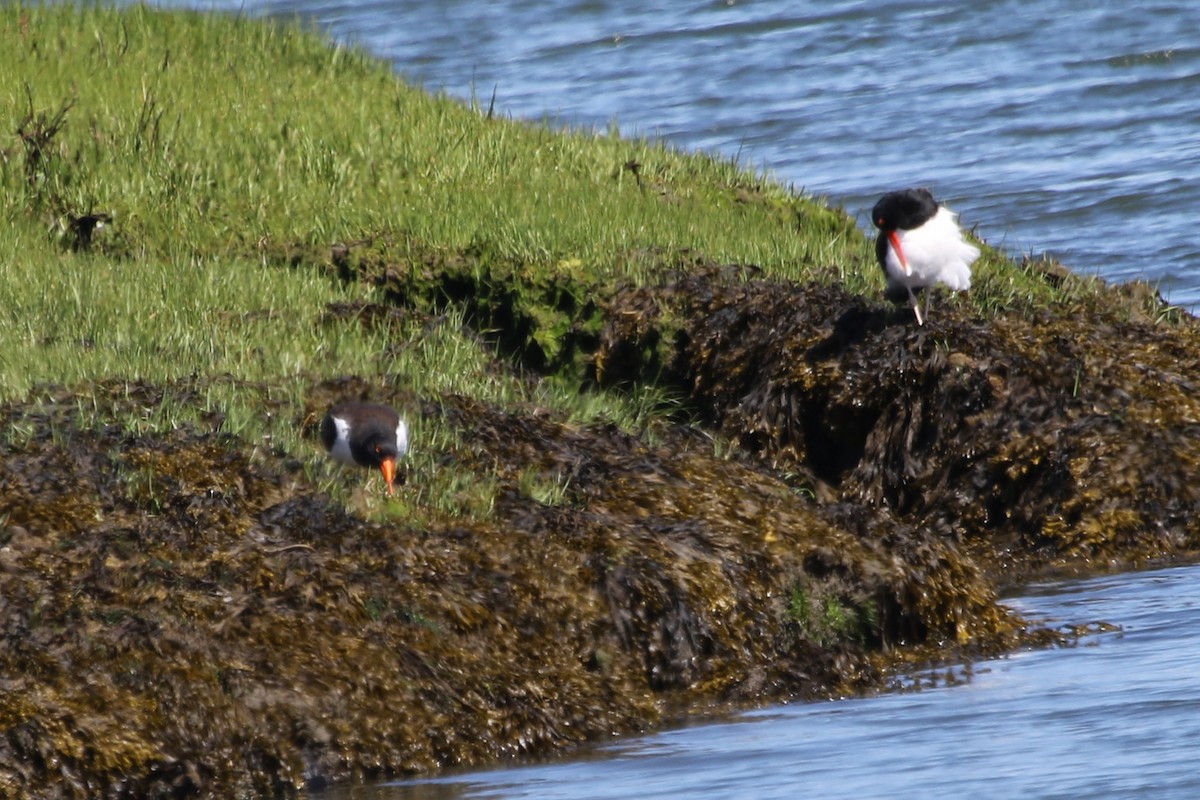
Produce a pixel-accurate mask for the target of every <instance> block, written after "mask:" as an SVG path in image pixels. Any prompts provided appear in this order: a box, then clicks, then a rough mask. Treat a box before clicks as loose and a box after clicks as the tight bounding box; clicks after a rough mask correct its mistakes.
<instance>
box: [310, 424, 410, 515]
mask: <svg viewBox="0 0 1200 800" xmlns="http://www.w3.org/2000/svg"><path fill="white" fill-rule="evenodd" d="M321 444H323V445H325V449H326V450H328V451H329V454H330V455H331V456H333V457H334V458H335V459H337V460H338V461H340V462H342V463H343V464H351V465H358V466H360V467H378V468H379V470H380V471H381V472H383V479H384V480H385V481H387V491H388V494H394V493H395V489H394V488H393V483H394V482H395V480H396V459H398V458H400V457H401V456H403V455H404V454H405V453H406V452H407V451H408V425H407V424H405V422H404V420H402V419H400V415H399V414H397V413H396V411H395V409H393V408H390V407H388V406H383V405H378V404H375V403H339V404H338V405H336V406H334V407H333V408H332V409H330V410H329V413H328V414H326V415H325V419H323V420H321Z"/></svg>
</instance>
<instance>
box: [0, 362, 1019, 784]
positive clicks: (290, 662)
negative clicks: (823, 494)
mask: <svg viewBox="0 0 1200 800" xmlns="http://www.w3.org/2000/svg"><path fill="white" fill-rule="evenodd" d="M196 388H197V387H196V386H195V385H194V382H181V383H180V384H178V385H174V386H167V387H148V386H138V385H134V386H129V385H126V384H124V383H121V384H112V385H99V386H92V387H81V388H80V389H79V390H78V391H80V392H82V391H87V392H88V393H90V394H91V396H92V397H93V398H95V399H96V403H97V405H98V406H100V407H109V408H114V409H119V408H120V407H121V405H122V404H124V403H136V402H145V401H147V400H148V399H149V400H153V399H154V398H157V399H158V400H160V401H161V400H163V399H164V398H175V399H179V398H180V397H186V396H188V395H189V394H191V393H194V392H195V391H196ZM336 390H337V388H336V387H332V386H328V385H317V386H314V389H313V392H314V393H313V398H312V404H313V405H314V406H320V405H323V404H325V403H326V402H327V399H328V397H327V395H329V394H330V393H331V392H335V391H336ZM67 397H69V395H68V394H64V395H63V398H61V399H66V398H67ZM131 398H132V399H131ZM380 399H385V400H386V399H389V398H387V397H381V398H380ZM73 409H74V406H73V404H70V403H43V404H41V405H31V406H9V407H7V408H5V409H2V410H0V416H2V417H3V423H4V425H5V426H6V428H8V429H9V430H12V431H20V432H21V435H15V434H14V435H12V436H11V437H10V440H9V441H7V442H6V443H5V444H4V445H3V459H2V460H0V508H3V509H4V515H5V516H4V519H3V528H2V531H0V630H2V631H3V637H4V646H3V647H2V648H0V676H3V677H2V678H0V679H2V680H3V682H4V691H3V692H2V693H0V796H5V797H31V796H38V797H79V798H84V797H89V798H91V797H147V796H149V797H189V796H234V795H235V794H237V793H253V794H255V795H266V796H287V795H290V794H293V793H294V792H295V791H296V789H297V788H298V787H301V786H304V785H306V784H308V785H320V784H322V783H324V782H326V781H329V780H338V779H347V778H354V777H357V778H362V777H370V776H379V775H390V774H403V773H411V772H418V771H427V770H431V769H436V768H439V767H445V766H449V765H458V764H475V763H481V762H484V761H487V760H493V759H496V758H498V757H501V756H505V755H511V754H530V753H540V752H545V751H548V750H551V749H555V748H562V747H564V746H566V745H569V744H571V743H575V742H582V741H586V740H590V739H596V738H599V737H606V736H611V735H613V734H617V733H621V732H627V731H635V730H641V729H644V728H645V727H647V726H649V725H653V724H656V723H659V722H661V721H663V720H664V719H668V718H671V717H673V716H674V715H675V714H677V713H679V712H680V711H682V710H686V709H689V708H691V709H696V708H711V707H713V704H714V703H715V704H718V705H719V704H721V703H722V702H744V701H746V700H754V699H761V698H769V697H778V696H783V695H801V696H824V695H828V694H832V693H839V692H845V691H853V690H855V689H857V688H861V687H867V686H876V685H879V683H880V682H881V680H883V679H884V677H885V676H884V675H883V673H881V672H880V665H879V664H877V663H876V662H875V661H874V660H872V658H871V657H870V656H869V652H870V651H872V650H878V649H879V648H881V647H889V646H892V645H897V644H901V643H920V642H930V643H932V644H938V643H945V642H950V643H956V642H957V643H969V644H974V645H978V646H992V647H996V646H1007V645H1011V644H1012V642H1013V639H1012V636H1013V635H1014V620H1012V619H1011V618H1010V617H1009V616H1008V614H1007V613H1006V612H1005V611H1004V610H1003V609H1002V608H1001V607H999V606H997V605H996V603H995V597H994V592H993V591H992V589H991V587H990V585H989V584H988V583H987V582H986V581H985V580H983V579H982V577H981V575H980V574H979V572H978V571H977V570H976V569H975V568H974V567H973V566H972V564H971V563H970V562H969V561H968V560H966V559H965V558H963V557H962V556H961V555H960V554H959V552H958V550H957V548H956V546H955V545H954V543H953V542H948V541H944V540H942V539H940V538H939V537H938V536H936V535H933V534H930V533H926V532H923V531H921V530H919V529H918V528H916V527H913V526H909V525H905V524H893V523H891V522H887V524H882V523H881V522H880V519H881V518H879V517H876V516H873V515H871V514H864V513H862V512H861V511H860V510H858V509H853V508H850V507H844V506H831V507H830V508H827V509H822V508H820V507H818V506H816V505H814V503H813V502H812V499H811V496H810V495H809V494H808V493H805V492H801V491H797V489H796V487H795V486H794V485H792V484H790V483H789V482H785V481H783V480H781V479H780V478H779V477H778V476H777V475H776V473H775V472H774V471H772V470H769V469H767V468H766V467H764V466H763V465H761V464H760V463H757V462H755V461H753V460H751V461H749V462H747V463H741V462H738V461H735V460H727V459H720V458H716V457H715V456H714V455H713V447H712V443H711V441H709V440H708V439H706V438H704V437H698V436H696V435H695V433H694V431H692V430H691V429H686V428H681V429H679V430H677V431H667V432H665V433H664V434H663V436H662V441H660V442H658V443H655V444H649V443H647V442H646V441H643V440H641V439H637V438H634V437H631V436H630V435H628V434H626V433H622V432H621V431H619V430H617V429H616V428H614V427H611V426H594V427H579V426H573V425H568V424H565V423H564V422H562V421H558V420H554V419H552V418H550V417H548V416H547V415H546V414H545V413H544V412H540V411H538V410H536V409H531V410H528V411H525V412H520V411H514V410H502V409H499V408H495V407H490V406H486V405H482V404H480V403H477V402H474V401H469V400H465V399H462V398H456V397H444V398H437V402H436V403H429V404H427V412H426V413H428V414H441V415H444V421H445V422H446V423H448V424H450V425H452V426H454V427H455V428H457V429H459V430H461V431H462V432H463V433H464V436H463V441H464V442H465V444H463V445H462V446H461V447H459V448H458V449H457V450H455V451H454V452H451V453H447V454H446V456H445V458H446V459H447V461H446V463H447V465H450V464H451V463H452V464H453V466H454V467H455V468H456V469H460V470H466V471H475V472H476V473H478V474H480V475H481V476H482V475H484V474H486V475H487V476H488V477H489V479H491V480H494V481H495V486H496V491H495V496H496V500H495V505H494V509H493V510H492V512H491V513H490V514H489V515H486V516H484V517H483V518H482V519H479V518H451V517H445V518H443V517H437V516H435V517H434V518H433V519H432V521H431V522H429V524H425V525H421V526H414V525H411V524H408V523H406V522H405V521H404V520H398V521H395V522H390V523H389V522H371V521H367V520H366V519H364V518H362V517H360V516H358V515H357V514H355V513H351V512H349V511H347V510H346V509H344V508H342V507H340V506H337V505H335V504H333V503H331V501H330V500H329V499H328V498H327V497H326V496H324V495H322V494H320V493H319V492H317V491H316V490H315V489H314V487H313V486H312V485H310V484H309V483H308V482H307V479H306V478H305V473H304V470H303V469H302V465H301V464H300V463H299V462H296V461H292V460H289V459H288V458H287V457H285V456H284V455H283V454H281V453H276V454H272V455H269V456H267V457H265V458H264V457H261V456H260V457H251V456H250V455H249V453H250V449H249V448H247V447H246V446H245V445H244V444H243V443H241V442H240V441H239V440H237V439H236V438H234V437H231V436H227V435H223V434H220V433H214V432H203V431H197V430H188V429H181V430H177V431H174V432H172V433H168V434H162V435H153V436H149V435H135V434H131V433H129V432H128V431H126V430H122V429H120V428H118V427H115V426H113V427H106V428H99V429H96V428H94V427H93V428H88V427H86V426H81V425H80V424H79V423H78V420H77V419H76V416H75V412H74V411H73ZM216 422H218V421H214V423H216ZM303 422H304V420H303V418H302V417H300V416H297V418H296V424H297V425H301V424H303ZM314 449H315V445H314ZM531 475H532V476H533V477H534V478H535V479H541V480H543V481H544V482H545V483H547V484H552V485H555V486H558V487H560V492H559V493H558V494H557V495H553V496H552V500H551V501H550V502H546V501H544V500H538V499H535V498H534V497H533V496H531V492H530V491H529V486H530V485H531V482H530V476H531ZM535 483H536V481H535Z"/></svg>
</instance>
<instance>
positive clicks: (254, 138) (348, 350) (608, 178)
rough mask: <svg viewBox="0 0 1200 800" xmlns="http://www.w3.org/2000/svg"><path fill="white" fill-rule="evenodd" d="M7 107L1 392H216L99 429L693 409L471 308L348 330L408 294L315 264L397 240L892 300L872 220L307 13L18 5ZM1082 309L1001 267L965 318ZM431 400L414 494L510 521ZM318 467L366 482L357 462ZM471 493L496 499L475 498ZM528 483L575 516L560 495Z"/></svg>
mask: <svg viewBox="0 0 1200 800" xmlns="http://www.w3.org/2000/svg"><path fill="white" fill-rule="evenodd" d="M0 109H3V113H2V114H0V191H2V195H0V401H14V400H21V399H24V398H31V399H34V400H36V399H37V397H38V389H37V387H39V386H45V385H48V384H58V385H65V386H84V385H86V383H87V382H89V381H104V380H111V379H120V380H125V381H129V382H130V383H131V384H134V383H137V382H145V383H151V384H162V383H169V382H173V381H186V380H189V379H190V378H191V377H195V378H196V379H197V380H196V381H195V383H196V386H197V387H199V388H198V389H197V391H196V393H195V394H194V396H188V397H187V398H186V399H183V400H181V399H179V395H172V394H169V393H168V394H167V395H166V396H165V398H166V399H164V400H162V401H161V402H158V403H156V404H152V405H148V406H146V407H144V408H143V407H136V406H133V407H132V408H133V410H128V408H127V410H126V411H125V412H123V413H124V416H123V417H122V418H121V419H118V420H111V419H106V418H104V413H107V412H104V410H103V409H101V408H99V407H92V408H89V407H88V399H87V395H86V392H82V391H81V392H80V393H79V395H78V397H77V403H78V409H77V411H78V414H79V415H80V419H82V420H87V421H88V422H89V423H90V424H96V425H100V424H112V423H114V422H115V423H116V424H120V425H122V426H125V427H126V428H128V429H130V430H132V431H135V432H152V431H156V430H164V429H170V428H175V427H179V426H181V425H194V426H197V427H198V428H200V429H204V428H205V426H211V425H219V427H220V429H221V430H223V431H227V432H231V433H234V434H236V435H237V436H239V437H241V438H242V439H243V440H244V441H246V442H247V443H249V444H250V445H251V446H252V447H254V448H256V451H257V450H258V449H261V451H262V452H263V453H264V454H267V453H273V452H277V451H283V452H288V453H294V454H297V455H298V456H299V457H300V458H302V459H304V460H306V461H309V460H312V458H313V457H314V456H315V454H316V449H317V448H316V447H314V443H313V442H312V441H305V440H303V438H302V430H303V429H304V427H305V425H306V424H308V423H311V422H312V420H308V419H303V418H302V417H303V412H302V409H303V408H304V406H305V400H306V397H307V395H308V392H309V390H310V389H311V387H313V386H314V385H316V384H319V383H320V382H321V381H325V380H330V379H337V378H340V377H342V376H358V377H360V378H362V379H364V380H366V381H368V382H369V383H373V384H375V385H377V386H379V387H380V388H381V390H382V389H384V388H390V389H396V388H397V387H402V388H403V390H404V391H405V392H406V393H407V395H408V396H411V397H414V398H423V399H426V400H431V399H434V398H437V397H440V396H443V395H463V396H466V397H471V398H475V399H477V400H480V401H483V402H487V403H494V404H497V405H501V406H521V405H525V406H527V407H531V408H532V407H537V408H549V409H553V410H554V411H555V412H556V413H557V414H558V415H559V417H560V418H561V419H563V420H565V421H567V422H569V423H570V424H589V423H595V422H605V423H614V424H617V425H618V426H620V427H621V428H623V429H625V430H629V431H632V432H635V433H638V434H640V435H643V436H649V437H651V438H653V435H654V426H655V424H656V420H661V419H663V418H664V417H665V416H667V415H670V414H672V413H675V412H677V411H679V410H680V409H679V407H678V402H677V401H676V399H675V398H673V397H672V396H671V395H670V393H669V392H668V391H667V390H665V389H663V388H661V387H657V386H653V385H644V386H638V387H634V388H633V390H632V391H628V392H623V393H619V394H613V393H608V392H601V391H596V390H588V391H581V389H580V385H579V382H578V380H577V377H572V376H565V377H564V376H550V377H540V378H536V379H532V380H531V379H528V376H521V375H519V374H518V373H517V372H516V371H514V369H513V368H512V366H511V365H509V364H507V363H504V362H503V361H502V360H500V359H499V357H498V355H497V352H496V349H495V347H494V345H492V344H489V342H488V340H487V339H486V338H485V337H484V336H483V335H481V332H477V331H472V330H471V329H470V327H469V325H468V324H467V322H466V320H465V318H464V314H463V312H462V311H461V310H459V309H454V308H451V309H449V310H448V311H446V312H445V313H444V314H442V316H439V317H436V318H434V319H430V318H428V317H427V316H425V315H420V314H414V315H413V316H412V317H411V318H409V319H405V320H402V321H398V322H393V323H389V324H388V325H384V326H380V327H373V326H370V325H364V324H360V323H359V322H357V321H354V320H345V319H336V318H334V316H332V315H329V314H328V313H327V310H328V307H329V305H330V304H336V303H354V302H368V303H369V302H383V301H384V300H385V298H383V297H382V296H380V295H379V293H378V290H377V289H375V288H373V287H371V286H369V285H366V284H362V283H344V282H342V281H340V280H338V279H336V278H334V277H331V276H330V275H328V274H326V273H324V272H323V271H321V270H319V269H316V268H314V265H313V262H314V259H313V258H309V259H307V260H305V259H300V260H299V261H297V260H294V259H292V258H290V256H289V253H292V252H297V251H299V252H305V253H309V254H312V253H316V254H320V253H328V252H329V248H330V247H331V246H333V245H334V244H336V243H338V242H347V241H355V240H358V239H363V238H368V239H369V238H372V237H383V238H385V239H386V240H387V241H388V242H389V245H388V250H387V253H386V255H387V258H388V259H394V260H396V261H397V262H398V263H411V264H420V263H422V258H423V257H426V256H428V255H429V254H430V253H436V254H441V255H445V254H454V253H464V252H469V253H473V254H476V258H477V261H478V262H479V264H480V266H479V268H480V269H486V268H487V267H488V265H489V263H502V264H503V265H505V269H509V270H513V271H514V272H513V273H512V274H513V275H515V276H516V279H519V280H524V281H528V282H529V283H530V284H536V283H538V282H539V281H540V282H543V283H546V282H550V281H553V280H554V279H555V278H557V277H561V276H564V275H566V276H571V277H572V278H580V280H579V281H578V284H577V285H580V286H606V285H607V286H611V285H614V284H615V283H616V282H617V281H622V280H624V281H630V282H634V283H639V282H648V281H655V280H658V279H660V278H661V275H662V273H663V271H664V270H665V269H666V268H667V266H668V265H671V264H678V263H686V262H687V261H688V260H691V259H697V260H706V261H710V262H720V263H733V264H742V265H755V266H757V267H760V268H762V269H763V270H764V271H765V272H766V273H767V274H768V275H773V276H778V277H783V278H788V279H793V280H820V281H826V282H829V281H838V282H841V283H843V284H844V285H845V286H846V287H847V288H848V289H850V290H851V291H856V292H866V293H874V294H877V293H878V292H879V290H880V288H881V287H882V278H881V277H880V275H879V270H878V268H877V267H876V266H875V264H874V258H873V254H872V247H871V242H870V240H869V238H868V237H867V236H865V235H864V234H863V233H862V232H861V231H859V230H858V229H857V228H856V227H855V225H854V221H853V220H852V219H851V218H849V217H848V216H847V215H845V214H844V213H842V212H840V211H835V210H832V209H830V208H828V207H827V206H826V205H824V204H823V203H822V202H821V201H820V199H819V198H809V197H806V196H804V195H802V194H801V193H798V192H795V191H793V190H792V189H791V188H790V187H787V186H783V185H781V184H779V183H777V182H775V181H773V180H772V179H771V177H770V176H769V175H766V174H763V173H761V172H759V171H756V170H753V169H747V168H746V167H744V166H743V165H740V164H738V163H736V162H734V161H731V160H729V159H725V158H719V157H714V156H711V155H707V154H687V153H681V152H677V151H675V150H673V149H671V148H670V147H667V146H664V145H662V144H660V143H656V142H652V141H646V140H641V139H627V138H622V137H621V136H620V135H619V133H618V131H617V130H616V129H615V127H614V128H612V129H610V130H607V131H572V132H566V133H564V132H562V131H560V130H558V129H556V128H554V127H552V126H551V125H549V124H541V123H525V122H518V121H513V120H509V119H503V118H497V117H495V116H494V115H491V114H489V113H487V110H486V109H482V108H479V107H477V106H473V105H463V104H462V103H459V102H457V101H455V100H452V99H449V98H446V97H442V96H434V95H430V94H428V93H426V92H424V91H421V90H419V89H416V88H414V87H411V86H408V85H406V84H405V83H403V82H402V81H401V80H399V79H398V78H397V77H396V76H395V75H394V73H393V72H392V70H391V68H390V66H389V65H387V64H386V63H384V62H382V61H380V60H376V59H373V58H370V57H368V56H367V55H366V54H364V53H362V52H360V51H357V50H354V49H347V48H345V47H341V46H336V45H330V44H329V43H328V42H327V41H326V40H324V39H323V38H322V36H320V35H319V34H318V33H315V32H312V31H306V30H304V29H302V28H301V27H299V26H296V25H292V24H283V23H278V22H270V21H267V22H264V21H248V20H242V19H237V18H235V17H231V16H223V15H217V14H195V13H190V12H170V13H167V12H161V11H155V10H151V9H148V8H144V7H132V8H128V9H124V10H117V9H112V8H101V7H94V8H87V9H79V8H74V7H70V6H58V5H56V6H52V7H43V6H30V5H22V4H15V5H13V4H10V5H6V6H4V7H2V8H0ZM89 214H105V215H108V216H109V217H111V220H110V221H109V224H108V225H107V226H105V228H104V229H102V230H99V231H97V232H96V233H95V235H94V237H93V238H92V240H91V243H90V244H89V242H87V241H86V240H84V239H81V238H80V234H79V232H78V221H79V220H80V218H83V217H85V216H86V215H89ZM315 260H317V261H319V260H320V259H319V258H317V259H315ZM489 260H490V262H489ZM506 274H507V273H506ZM1077 290H1078V289H1072V290H1071V291H1077ZM1065 296H1067V293H1066V292H1065V290H1059V289H1055V288H1052V287H1051V286H1050V285H1049V284H1047V283H1046V282H1045V281H1044V280H1041V279H1040V278H1039V277H1037V275H1035V274H1034V272H1033V271H1031V270H1030V269H1027V268H1021V267H1018V266H1016V265H1014V264H1013V263H1012V262H1010V261H1008V260H1007V259H1005V258H1004V257H1003V256H1002V255H999V254H996V253H995V252H989V253H987V254H986V255H985V256H984V258H983V259H982V260H981V262H980V264H979V266H978V268H977V271H976V283H975V289H974V290H973V291H972V293H971V295H970V298H969V299H966V300H961V301H958V302H970V303H973V304H974V305H975V306H976V307H977V308H978V309H980V310H981V311H983V312H984V313H992V312H995V311H1001V310H1005V309H1017V310H1027V309H1030V308H1034V307H1036V306H1037V305H1038V304H1042V303H1047V302H1052V301H1055V300H1056V299H1061V298H1062V297H1065ZM539 335H547V334H546V333H545V332H541V333H540V334H539ZM271 409H281V410H279V411H273V410H271ZM404 411H405V413H406V414H408V415H410V416H411V417H412V418H413V424H414V425H415V433H416V436H415V437H414V452H413V455H412V464H411V467H412V470H413V471H414V475H415V476H416V477H419V478H420V480H419V481H416V483H419V485H420V488H419V489H416V490H415V493H414V490H410V491H409V494H408V495H407V497H408V498H409V499H408V500H406V501H404V502H407V503H410V504H413V503H415V504H416V505H420V506H422V507H423V508H426V509H434V510H436V511H437V512H438V513H442V512H445V513H451V512H456V513H464V514H468V515H470V514H476V513H482V511H485V510H486V509H487V508H488V507H489V503H490V500H489V495H488V491H486V484H487V480H486V476H484V477H483V478H481V477H480V476H478V475H476V476H463V475H459V474H457V473H454V471H453V470H447V469H445V468H444V467H439V468H435V463H436V459H437V458H438V457H439V455H440V454H441V453H443V452H445V451H446V450H447V449H449V448H451V447H452V446H453V442H454V441H455V437H456V436H457V435H458V432H455V431H450V430H444V429H440V428H439V427H438V423H436V422H434V421H429V422H428V423H427V424H426V422H424V421H422V420H421V419H420V418H419V415H418V414H417V409H415V408H410V409H405V410H404ZM310 413H315V412H310ZM214 420H215V421H214ZM309 429H310V430H311V428H309ZM9 435H10V436H20V435H21V433H20V431H19V430H17V431H13V432H10V434H9ZM312 476H313V477H314V478H315V479H317V480H318V481H320V482H321V483H322V485H325V486H327V487H329V488H331V489H333V490H335V493H339V496H343V497H346V496H347V495H345V494H340V493H342V492H345V491H350V490H349V489H348V488H345V487H349V486H351V483H350V482H349V481H347V480H346V479H345V477H344V476H343V475H341V474H340V473H338V472H337V471H336V470H335V469H334V468H329V467H326V466H320V467H314V468H313V472H312ZM356 477H361V476H356ZM470 480H474V481H475V482H476V484H478V486H480V487H483V488H481V489H480V490H479V492H478V493H477V495H478V496H475V495H471V493H470V492H465V493H464V489H463V486H460V485H459V482H462V481H465V482H468V483H469V482H470ZM529 480H530V481H533V483H531V484H530V487H531V491H535V492H538V493H541V494H545V495H546V496H547V497H548V498H549V500H551V501H552V500H553V499H554V494H555V489H554V487H553V486H551V485H547V486H541V485H540V484H539V483H538V481H537V480H535V479H534V478H530V479H529ZM539 480H540V479H539ZM414 498H415V499H414Z"/></svg>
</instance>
